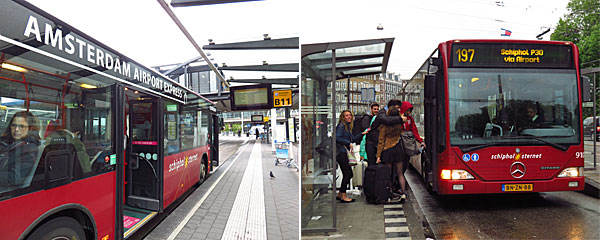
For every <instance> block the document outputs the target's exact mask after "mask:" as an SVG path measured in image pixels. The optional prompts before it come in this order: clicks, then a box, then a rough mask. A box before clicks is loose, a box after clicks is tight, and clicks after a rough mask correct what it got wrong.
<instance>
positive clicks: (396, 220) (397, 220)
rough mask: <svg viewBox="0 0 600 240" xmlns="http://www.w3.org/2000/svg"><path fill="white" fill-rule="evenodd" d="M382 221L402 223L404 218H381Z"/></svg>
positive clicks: (404, 220)
mask: <svg viewBox="0 0 600 240" xmlns="http://www.w3.org/2000/svg"><path fill="white" fill-rule="evenodd" d="M383 222H384V223H400V222H402V223H404V222H406V218H385V220H383Z"/></svg>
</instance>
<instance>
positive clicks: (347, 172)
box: [336, 151, 353, 193]
mask: <svg viewBox="0 0 600 240" xmlns="http://www.w3.org/2000/svg"><path fill="white" fill-rule="evenodd" d="M336 161H337V163H338V164H339V166H340V170H342V185H341V186H340V189H339V190H340V192H341V193H345V192H346V190H347V189H348V184H350V179H351V178H352V176H353V175H352V169H351V168H350V163H349V162H348V155H347V153H345V152H341V151H340V153H339V154H338V155H337V158H336Z"/></svg>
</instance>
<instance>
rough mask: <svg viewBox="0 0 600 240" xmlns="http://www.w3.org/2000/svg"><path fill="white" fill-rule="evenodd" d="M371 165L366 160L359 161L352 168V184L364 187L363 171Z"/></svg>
mask: <svg viewBox="0 0 600 240" xmlns="http://www.w3.org/2000/svg"><path fill="white" fill-rule="evenodd" d="M367 165H369V164H368V163H367V162H366V161H358V162H357V163H356V165H355V166H354V167H353V168H352V186H354V187H362V186H363V173H364V172H365V169H366V168H367Z"/></svg>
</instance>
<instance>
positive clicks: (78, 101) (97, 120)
mask: <svg viewBox="0 0 600 240" xmlns="http://www.w3.org/2000/svg"><path fill="white" fill-rule="evenodd" d="M2 54H3V56H4V58H5V61H4V63H3V66H6V64H9V65H13V66H18V68H11V69H5V68H3V69H1V70H0V77H1V78H0V115H1V116H2V118H0V131H1V132H2V141H1V142H2V143H1V144H0V148H2V149H0V152H1V153H2V154H0V155H2V156H0V198H4V197H6V196H8V197H10V196H16V195H22V194H26V193H28V192H31V191H37V190H39V189H41V188H42V187H44V184H46V185H47V184H48V183H47V182H45V181H47V179H48V178H46V177H45V174H46V171H45V168H48V167H53V166H51V165H48V164H52V163H54V162H52V163H47V158H49V157H52V156H56V153H57V151H62V152H64V151H67V152H71V153H70V154H68V156H71V158H70V159H67V161H61V164H63V165H61V166H54V168H55V169H56V168H57V167H64V166H73V168H72V171H71V172H69V171H67V170H68V169H70V168H66V170H65V171H63V174H66V175H67V176H69V177H68V179H69V180H68V181H76V180H78V179H81V178H86V177H90V176H94V175H96V174H101V173H104V172H107V171H111V170H112V169H113V168H112V167H111V166H110V163H109V162H108V161H106V159H107V158H108V156H109V155H111V154H113V152H112V141H110V139H112V136H111V133H112V132H111V129H112V128H111V122H112V120H111V118H110V114H109V112H110V109H111V91H110V89H111V87H110V84H105V83H103V81H102V80H99V79H102V78H101V77H98V76H97V75H95V74H93V73H91V72H88V71H86V70H83V69H73V68H72V67H70V68H68V69H63V68H65V66H63V65H60V64H58V63H57V62H56V61H53V60H51V59H49V58H43V57H37V58H35V59H26V57H27V56H28V55H22V56H12V55H10V54H8V53H2ZM24 56H25V57H24ZM61 67H62V68H61ZM42 69H43V70H42ZM104 81H106V80H104ZM23 114H26V115H23ZM20 116H26V118H27V121H25V122H28V123H27V124H25V122H24V121H23V118H22V117H20ZM30 117H31V118H34V119H35V120H34V121H29V118H30ZM25 127H27V130H28V133H27V136H28V137H27V138H22V139H21V138H16V137H15V136H17V135H18V134H19V132H22V131H13V130H22V129H24V128H25ZM18 146H26V147H27V148H26V149H19V147H18ZM32 146H35V148H33V147H32ZM25 150H27V151H25ZM65 156H66V155H65ZM62 159H64V157H62ZM70 162H72V163H70ZM66 163H69V165H66ZM51 186H57V185H54V184H53V185H51ZM45 187H49V186H45ZM2 192H5V193H6V194H2Z"/></svg>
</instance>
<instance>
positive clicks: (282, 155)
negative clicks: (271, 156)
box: [275, 140, 299, 169]
mask: <svg viewBox="0 0 600 240" xmlns="http://www.w3.org/2000/svg"><path fill="white" fill-rule="evenodd" d="M275 151H276V152H275V153H276V154H275V166H277V165H279V164H285V165H286V166H287V167H292V166H293V167H295V168H296V169H299V168H298V165H297V164H296V161H295V160H294V158H293V157H292V156H294V155H293V153H290V152H292V145H291V143H290V141H289V140H288V141H284V142H277V140H275Z"/></svg>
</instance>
